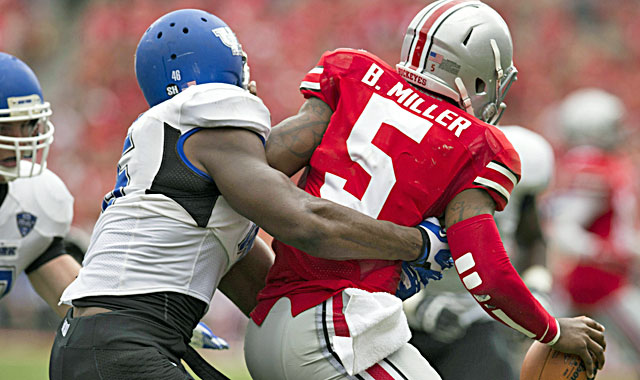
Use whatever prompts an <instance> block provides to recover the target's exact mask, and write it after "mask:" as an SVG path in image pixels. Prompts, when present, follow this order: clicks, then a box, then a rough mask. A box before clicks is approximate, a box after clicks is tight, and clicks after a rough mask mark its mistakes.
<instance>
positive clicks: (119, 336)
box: [49, 309, 193, 380]
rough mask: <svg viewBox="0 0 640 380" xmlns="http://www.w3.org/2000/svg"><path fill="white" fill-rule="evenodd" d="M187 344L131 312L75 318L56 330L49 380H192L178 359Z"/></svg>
mask: <svg viewBox="0 0 640 380" xmlns="http://www.w3.org/2000/svg"><path fill="white" fill-rule="evenodd" d="M185 350H186V344H185V343H184V342H183V340H182V338H181V337H180V335H179V334H178V333H177V332H176V331H173V330H171V329H169V328H167V327H166V326H163V325H160V324H157V323H154V322H153V321H151V320H149V319H146V318H141V317H140V316H137V315H135V313H132V312H129V311H112V312H109V313H102V314H96V315H92V316H87V317H78V318H73V309H71V310H69V312H67V315H66V317H65V318H64V319H63V320H62V323H61V324H60V326H59V327H58V330H57V332H56V338H55V341H54V343H53V348H52V351H51V359H50V362H49V378H50V379H51V380H73V379H82V380H93V379H96V380H99V379H100V380H124V379H127V380H129V379H131V380H133V379H136V380H159V379H167V380H193V378H192V377H191V376H190V375H189V374H188V373H187V372H186V370H185V369H184V367H183V366H182V364H181V363H180V358H181V357H183V355H184V353H185Z"/></svg>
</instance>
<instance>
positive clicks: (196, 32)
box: [135, 9, 249, 107]
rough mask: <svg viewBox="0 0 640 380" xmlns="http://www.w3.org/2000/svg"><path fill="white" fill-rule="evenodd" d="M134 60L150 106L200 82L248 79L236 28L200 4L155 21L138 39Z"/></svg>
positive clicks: (244, 81)
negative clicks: (205, 9) (198, 6)
mask: <svg viewBox="0 0 640 380" xmlns="http://www.w3.org/2000/svg"><path fill="white" fill-rule="evenodd" d="M135 66H136V77H137V79H138V84H139V85H140V88H141V89H142V93H143V94H144V97H145V99H146V100H147V103H149V106H150V107H153V106H155V105H157V104H159V103H161V102H163V101H165V100H167V99H170V98H172V97H173V96H175V95H177V94H178V93H180V92H181V91H183V90H185V89H186V88H188V87H189V86H192V85H196V84H203V83H228V84H232V85H236V86H240V87H243V88H245V89H246V88H247V84H248V83H249V67H248V65H246V55H245V54H244V52H243V51H242V46H241V45H240V43H239V42H238V39H237V38H236V36H235V34H234V33H233V31H232V30H231V28H229V27H228V26H227V24H225V23H224V21H222V20H220V19H219V18H218V17H216V16H214V15H212V14H211V13H208V12H205V11H202V10H198V9H181V10H178V11H174V12H171V13H168V14H166V15H164V16H162V17H160V18H159V19H158V20H156V21H155V22H154V23H153V24H151V26H150V27H149V29H147V31H146V32H145V33H144V34H143V35H142V38H141V39H140V42H139V43H138V48H137V49H136V57H135Z"/></svg>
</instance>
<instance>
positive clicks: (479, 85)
mask: <svg viewBox="0 0 640 380" xmlns="http://www.w3.org/2000/svg"><path fill="white" fill-rule="evenodd" d="M486 87H487V85H486V84H485V83H484V81H483V80H482V79H480V78H476V94H481V93H483V92H484V90H485V89H486Z"/></svg>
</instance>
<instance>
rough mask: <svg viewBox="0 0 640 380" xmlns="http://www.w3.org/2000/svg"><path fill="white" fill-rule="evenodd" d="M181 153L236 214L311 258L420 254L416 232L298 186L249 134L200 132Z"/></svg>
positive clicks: (412, 256) (243, 131) (227, 130)
mask: <svg viewBox="0 0 640 380" xmlns="http://www.w3.org/2000/svg"><path fill="white" fill-rule="evenodd" d="M194 137H195V138H194ZM185 153H186V155H187V158H188V159H189V160H190V161H191V162H192V163H193V164H194V165H196V166H197V167H199V168H201V169H202V170H204V171H206V172H207V173H209V174H210V175H211V177H212V178H213V179H214V180H215V182H216V185H217V186H218V189H219V190H220V192H221V193H222V195H223V196H224V198H225V199H226V200H227V202H228V203H229V204H230V205H231V206H232V207H233V208H234V209H235V210H236V211H237V212H239V213H240V214H242V215H244V216H245V217H247V218H249V219H251V220H253V221H254V222H255V223H256V224H258V225H259V226H260V227H262V228H263V229H264V230H265V231H266V232H268V233H269V234H271V235H272V236H273V237H275V238H277V239H278V240H280V241H282V242H284V243H286V244H290V245H292V246H294V247H296V248H298V249H301V250H303V251H305V252H307V253H308V254H310V255H313V256H317V257H323V258H328V259H333V260H347V259H359V258H360V259H364V258H370V259H385V260H405V261H411V260H413V259H415V258H417V257H418V255H419V254H420V253H421V250H422V237H421V233H420V232H419V231H418V230H417V229H416V228H413V227H402V226H398V225H395V224H393V223H390V222H386V221H378V220H376V219H373V218H371V217H368V216H366V215H364V214H361V213H359V212H357V211H354V210H351V209H349V208H347V207H344V206H341V205H338V204H336V203H333V202H330V201H327V200H324V199H321V198H317V197H314V196H312V195H309V194H307V193H306V192H304V191H302V190H301V189H299V188H298V187H296V186H295V185H294V184H293V183H292V182H291V181H290V180H289V178H288V177H287V176H286V175H285V174H283V173H282V172H279V171H277V170H275V169H273V168H272V167H270V166H269V165H268V163H267V159H266V155H265V150H264V147H263V145H262V141H261V140H260V138H259V137H258V136H257V135H255V134H254V133H253V132H250V131H249V130H246V129H240V128H215V129H206V130H201V131H199V132H197V133H195V134H194V135H193V136H192V137H190V138H189V139H187V141H186V143H185Z"/></svg>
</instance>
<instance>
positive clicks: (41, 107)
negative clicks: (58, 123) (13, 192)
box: [0, 52, 54, 181]
mask: <svg viewBox="0 0 640 380" xmlns="http://www.w3.org/2000/svg"><path fill="white" fill-rule="evenodd" d="M49 116H51V107H50V106H49V103H48V102H45V101H43V98H42V89H41V88H40V83H39V82H38V78H37V77H36V75H35V74H34V73H33V71H32V70H31V69H30V68H29V66H27V65H26V64H25V63H24V62H22V61H21V60H19V59H18V58H16V57H14V56H12V55H10V54H6V53H2V52H0V149H2V150H8V151H11V152H12V154H11V157H9V158H10V159H11V160H12V161H14V159H15V161H14V162H15V163H14V164H12V165H11V166H8V165H3V164H2V162H0V177H4V179H5V180H6V181H11V180H14V179H16V178H19V177H31V176H34V175H38V174H40V173H42V171H43V170H44V169H45V167H46V161H47V155H48V153H49V146H50V145H51V143H52V142H53V133H54V127H53V124H51V122H50V121H49ZM15 123H20V131H21V132H22V134H21V136H16V135H15V134H5V129H6V130H7V131H8V130H9V129H11V128H10V127H9V125H12V124H15ZM12 128H15V127H12Z"/></svg>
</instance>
